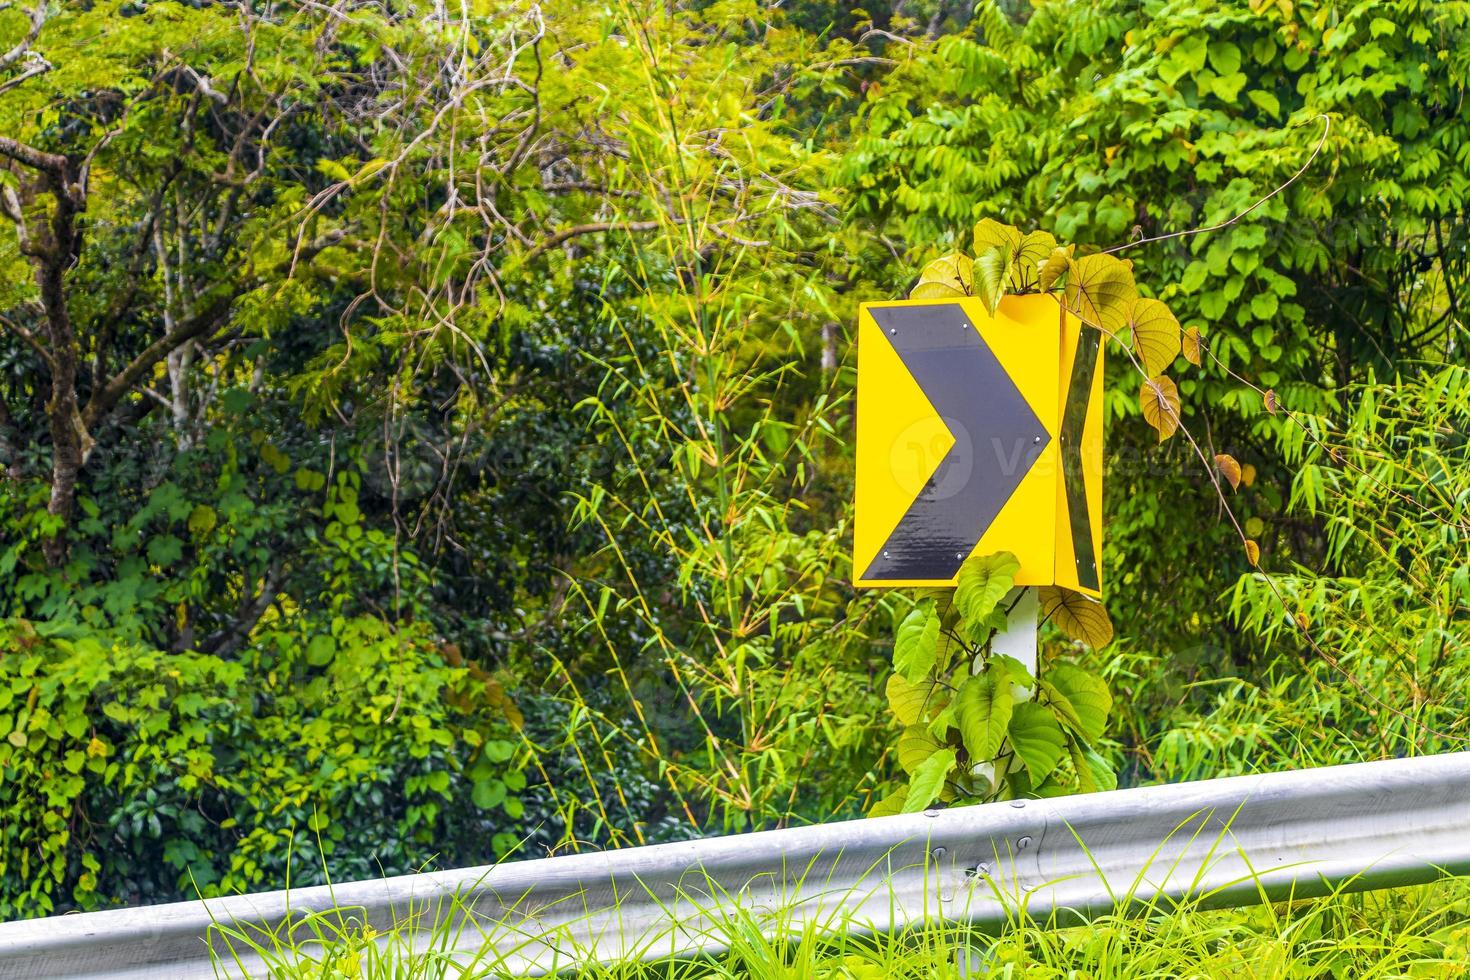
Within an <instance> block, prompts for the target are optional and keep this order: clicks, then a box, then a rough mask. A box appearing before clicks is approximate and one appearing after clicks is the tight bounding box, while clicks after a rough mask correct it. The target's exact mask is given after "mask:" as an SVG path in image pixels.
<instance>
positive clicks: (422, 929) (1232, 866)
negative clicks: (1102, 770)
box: [0, 752, 1470, 980]
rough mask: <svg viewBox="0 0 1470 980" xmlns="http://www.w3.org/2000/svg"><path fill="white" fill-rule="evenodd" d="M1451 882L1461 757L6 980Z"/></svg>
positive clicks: (12, 948) (317, 907) (505, 966)
mask: <svg viewBox="0 0 1470 980" xmlns="http://www.w3.org/2000/svg"><path fill="white" fill-rule="evenodd" d="M1465 874H1470V752H1466V753H1456V754H1452V755H1442V756H1433V757H1426V758H1420V759H1408V760H1396V761H1388V762H1370V763H1364V764H1359V765H1351V766H1334V767H1331V768H1326V769H1315V770H1301V771H1297V772H1285V773H1276V774H1271V775H1260V776H1241V777H1235V778H1230V779H1218V780H1210V781H1206V782H1197V783H1181V784H1176V785H1170V786H1158V787H1149V788H1144V789H1132V790H1121V791H1118V792H1113V793H1101V794H1094V795H1089V796H1076V797H1067V798H1062V799H1055V800H1025V801H1020V800H1017V801H1013V802H1008V803H996V804H991V805H988V806H978V807H966V808H958V809H952V810H932V811H927V812H925V813H921V814H913V815H907V816H897V817H887V818H882V819H875V820H858V821H850V822H845V823H837V824H828V825H823V826H815V827H802V828H797V829H791V830H777V831H769V832H763V833H755V834H745V835H740V836H734V837H722V838H713V839H707V840H699V841H688V842H682V843H675V844H660V845H655V846H652V847H639V848H631V849H628V850H622V851H612V852H606V853H597V854H578V855H570V856H566V857H556V858H547V859H542V860H534V861H523V862H518V863H513V864H504V865H500V866H497V867H488V868H473V869H469V870H463V871H447V872H439V873H429V874H420V875H412V876H406V877H400V878H389V879H384V880H379V881H362V882H354V883H351V884H344V885H337V886H333V887H317V888H305V889H298V890H294V891H292V892H289V893H288V892H266V893H261V894H253V895H242V896H236V897H231V898H220V899H209V900H206V901H197V902H183V903H179V904H174V905H161V906H153V907H146V908H133V909H120V910H115V911H108V912H93V913H88V914H82V915H68V916H56V917H52V918H47V919H34V920H27V921H20V922H11V923H7V924H0V976H3V977H6V978H14V980H21V978H40V977H45V978H65V977H93V978H102V977H106V978H113V980H123V978H139V980H141V978H145V977H146V978H148V980H160V978H193V977H214V976H230V977H238V976H242V975H250V976H264V975H265V971H264V968H263V967H262V966H261V964H260V962H259V961H258V960H256V959H255V958H254V957H251V956H249V955H242V953H248V948H247V947H245V946H243V945H242V944H241V943H240V942H239V941H238V940H236V941H235V942H233V943H232V944H229V945H232V946H233V949H234V953H233V954H232V953H231V952H230V951H229V950H227V949H225V948H224V947H225V946H226V943H225V940H224V938H223V935H222V933H221V930H220V928H219V926H220V925H228V926H229V927H230V928H231V929H233V930H243V931H247V932H250V931H253V930H276V931H279V930H280V929H281V927H282V924H283V923H289V922H291V921H294V920H299V919H300V917H301V916H303V915H304V914H307V913H310V912H313V911H324V910H329V909H333V908H351V909H355V910H356V911H355V914H356V915H357V917H358V919H359V920H361V921H365V922H366V923H368V924H370V925H371V926H372V927H374V928H375V929H376V930H378V931H379V932H380V933H386V932H390V931H392V930H395V929H398V930H400V932H399V935H400V937H402V936H403V935H404V934H407V935H408V936H410V937H414V936H425V937H427V936H428V935H429V932H430V929H431V926H432V925H433V924H434V923H435V922H436V921H437V922H439V923H441V924H442V923H443V922H444V921H445V919H446V918H448V919H451V920H453V921H452V923H451V929H450V930H449V932H447V933H446V932H444V931H443V929H442V925H441V932H440V937H441V938H440V940H439V941H440V943H443V941H444V940H443V938H442V937H443V936H444V935H450V936H451V937H452V938H451V940H450V945H452V946H453V947H454V948H455V949H458V950H464V951H466V952H467V953H475V952H482V953H484V954H485V955H484V958H481V959H480V960H478V962H479V963H481V964H482V965H484V966H486V967H487V968H488V967H491V966H494V968H495V969H493V970H487V972H489V973H491V974H494V973H499V972H500V971H504V972H508V973H538V974H539V973H546V972H554V971H559V970H563V969H566V968H568V967H570V966H572V965H574V964H575V963H576V962H578V961H581V960H586V959H592V958H595V959H598V960H602V961H605V962H606V961H614V960H621V959H629V958H640V959H646V958H651V957H657V956H668V955H689V954H694V953H701V952H705V953H708V952H719V951H721V950H722V949H723V948H724V941H723V940H722V938H721V937H722V935H728V930H727V929H726V930H722V929H721V928H720V926H721V920H722V919H727V918H729V917H736V916H739V917H748V918H745V921H748V922H749V921H753V922H755V923H757V926H759V923H761V922H762V921H765V922H773V921H775V916H776V915H778V914H779V916H780V921H781V923H782V924H783V925H784V926H787V927H791V926H793V925H800V924H813V925H817V926H818V927H820V926H821V925H822V924H823V923H829V922H830V923H832V924H834V925H835V924H838V923H840V924H842V926H843V928H846V929H849V930H850V929H851V928H853V927H854V926H856V927H857V928H859V929H861V930H864V931H868V930H871V931H873V932H887V931H893V930H900V929H903V928H905V927H909V926H913V925H917V924H919V923H922V922H925V921H931V920H934V919H936V918H941V917H942V918H944V919H947V920H952V921H959V922H968V923H971V924H973V925H975V926H977V927H980V928H982V929H987V930H991V931H994V930H998V929H1000V928H1003V927H1004V925H1005V924H1006V923H1007V922H1010V921H1015V919H1016V918H1017V917H1018V916H1021V915H1027V916H1030V917H1031V918H1032V919H1034V920H1036V921H1039V922H1043V923H1051V924H1056V925H1069V924H1076V923H1078V922H1082V921H1086V920H1087V919H1089V918H1092V917H1095V916H1097V915H1100V914H1106V913H1110V912H1114V911H1125V912H1126V911H1129V910H1130V909H1131V910H1132V911H1138V910H1139V908H1140V907H1146V906H1148V905H1150V904H1151V903H1162V904H1168V903H1171V902H1175V901H1181V900H1185V901H1192V902H1198V903H1199V904H1200V905H1201V906H1204V907H1226V906H1240V905H1250V904H1255V903H1259V902H1265V901H1279V900H1282V899H1285V898H1310V897H1315V896H1319V895H1322V894H1326V893H1327V892H1329V891H1331V890H1334V889H1338V888H1342V889H1346V890H1362V889H1369V888H1381V887H1388V886H1398V885H1410V884H1418V883H1423V882H1427V881H1431V880H1433V879H1436V878H1439V877H1443V876H1448V875H1465ZM768 915H769V916H771V917H772V918H763V917H765V916H768ZM425 942H428V940H427V939H426V940H425ZM440 948H442V946H441V947H440ZM212 950H213V952H212ZM237 956H238V959H237V958H236V957H237Z"/></svg>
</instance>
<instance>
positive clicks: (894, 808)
mask: <svg viewBox="0 0 1470 980" xmlns="http://www.w3.org/2000/svg"><path fill="white" fill-rule="evenodd" d="M908 797H909V788H908V787H907V786H900V787H899V788H898V789H896V790H894V791H893V792H892V793H890V794H889V795H887V796H885V797H883V799H881V800H879V801H878V802H877V803H874V804H873V808H872V809H871V810H869V811H868V816H870V817H896V816H898V815H899V814H900V813H902V812H903V804H904V801H905V800H907V799H908Z"/></svg>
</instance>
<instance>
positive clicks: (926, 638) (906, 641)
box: [893, 602, 939, 684]
mask: <svg viewBox="0 0 1470 980" xmlns="http://www.w3.org/2000/svg"><path fill="white" fill-rule="evenodd" d="M938 653H939V614H938V613H936V612H935V611H934V603H932V602H921V603H920V604H919V605H917V606H915V607H914V609H913V610H912V611H911V612H910V613H909V614H908V615H907V616H905V617H904V619H903V622H901V623H899V624H898V631H897V633H896V635H895V637H894V641H893V669H894V670H896V671H898V672H899V673H900V674H902V675H903V676H904V677H905V678H906V679H907V680H908V681H910V682H911V683H914V684H917V683H919V682H920V681H921V680H922V679H923V678H924V675H925V674H927V673H929V671H930V670H931V669H932V668H933V667H934V660H935V657H936V656H937V655H938Z"/></svg>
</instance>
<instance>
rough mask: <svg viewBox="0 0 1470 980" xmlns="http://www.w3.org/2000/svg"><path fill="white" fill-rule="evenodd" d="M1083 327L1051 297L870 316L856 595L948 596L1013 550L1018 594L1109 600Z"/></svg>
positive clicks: (1097, 408)
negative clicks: (963, 573) (1055, 591)
mask: <svg viewBox="0 0 1470 980" xmlns="http://www.w3.org/2000/svg"><path fill="white" fill-rule="evenodd" d="M1080 327H1081V324H1080V323H1079V321H1078V320H1077V319H1076V318H1075V317H1071V316H1064V315H1063V313H1062V311H1061V308H1060V307H1059V306H1058V304H1057V302H1056V300H1055V299H1053V298H1052V297H1050V296H1007V297H1005V298H1003V299H1002V300H1001V303H1000V307H999V309H998V310H997V311H996V313H995V315H994V316H991V315H990V314H989V312H988V311H987V310H986V309H985V307H984V305H983V304H981V302H980V301H979V300H978V299H961V300H938V301H929V300H904V301H898V302H892V303H868V304H865V305H864V306H863V307H862V308H861V310H860V311H859V313H858V399H857V515H856V521H855V528H854V541H853V564H854V568H855V569H856V572H855V574H856V576H857V584H858V585H863V586H900V585H939V586H942V585H952V584H953V583H954V581H955V577H956V575H957V574H958V572H959V567H960V565H961V563H963V561H964V560H965V559H966V558H968V557H969V556H970V555H972V554H987V553H990V552H995V551H1010V552H1014V553H1015V555H1016V557H1017V558H1019V559H1020V562H1021V570H1020V573H1019V574H1018V575H1017V578H1016V581H1017V583H1018V584H1021V585H1051V584H1059V585H1065V586H1067V587H1069V588H1072V589H1076V590H1078V591H1081V592H1086V593H1089V594H1092V595H1100V594H1101V561H1100V558H1101V553H1102V530H1101V525H1102V522H1101V506H1102V414H1101V405H1102V397H1101V392H1102V354H1101V349H1100V345H1099V344H1098V343H1097V340H1098V339H1099V334H1098V332H1097V331H1096V330H1091V329H1089V330H1085V331H1084V330H1081V329H1080Z"/></svg>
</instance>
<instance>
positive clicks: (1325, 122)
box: [1103, 112, 1332, 255]
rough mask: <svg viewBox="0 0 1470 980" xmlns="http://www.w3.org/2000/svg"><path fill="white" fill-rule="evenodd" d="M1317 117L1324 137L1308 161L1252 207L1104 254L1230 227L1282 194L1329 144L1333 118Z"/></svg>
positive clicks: (1125, 243)
mask: <svg viewBox="0 0 1470 980" xmlns="http://www.w3.org/2000/svg"><path fill="white" fill-rule="evenodd" d="M1316 118H1318V119H1320V120H1322V137H1321V139H1319V140H1317V146H1316V148H1315V149H1314V150H1312V153H1311V155H1310V156H1309V157H1307V162H1306V163H1304V164H1302V165H1301V167H1300V169H1298V170H1297V172H1296V173H1294V174H1292V175H1291V177H1290V178H1289V179H1288V180H1287V181H1286V183H1284V184H1281V185H1279V186H1278V187H1276V189H1275V190H1273V191H1272V192H1271V193H1269V194H1267V195H1266V196H1265V197H1263V198H1261V199H1260V200H1259V201H1257V202H1256V203H1255V204H1252V205H1251V206H1250V207H1248V208H1246V209H1245V210H1244V211H1242V212H1240V213H1239V214H1237V215H1236V216H1235V217H1233V218H1230V219H1229V220H1227V221H1222V222H1220V223H1219V224H1218V225H1210V226H1209V227H1207V228H1188V229H1185V230H1184V231H1171V232H1169V233H1168V234H1167V235H1155V236H1153V237H1152V238H1136V239H1134V240H1133V241H1131V242H1124V243H1123V244H1122V245H1114V246H1113V247H1112V248H1105V249H1103V254H1104V255H1109V254H1112V253H1114V252H1121V251H1123V249H1125V248H1132V247H1133V246H1135V245H1148V244H1150V243H1152V242H1163V241H1168V240H1169V239H1171V238H1188V237H1189V236H1190V235H1208V234H1209V233H1210V232H1212V231H1220V230H1222V229H1225V228H1229V227H1230V226H1231V225H1233V224H1235V223H1236V222H1237V221H1239V220H1240V219H1241V218H1244V217H1245V216H1246V215H1248V214H1250V213H1251V212H1252V211H1254V210H1256V208H1259V207H1260V206H1261V205H1263V204H1265V203H1266V202H1267V201H1269V200H1271V198H1273V197H1275V196H1276V195H1278V194H1280V193H1281V192H1282V191H1284V190H1286V189H1287V188H1288V187H1290V186H1291V185H1292V184H1294V183H1296V181H1297V178H1298V177H1300V176H1301V175H1302V174H1304V173H1306V172H1307V170H1308V168H1310V167H1311V166H1312V162H1313V161H1314V160H1316V159H1317V154H1319V153H1321V152H1322V147H1324V146H1326V145H1327V135H1328V134H1329V133H1331V132H1332V118H1331V117H1330V116H1328V115H1327V113H1325V112H1324V113H1321V114H1320V115H1318V116H1317V117H1316Z"/></svg>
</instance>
